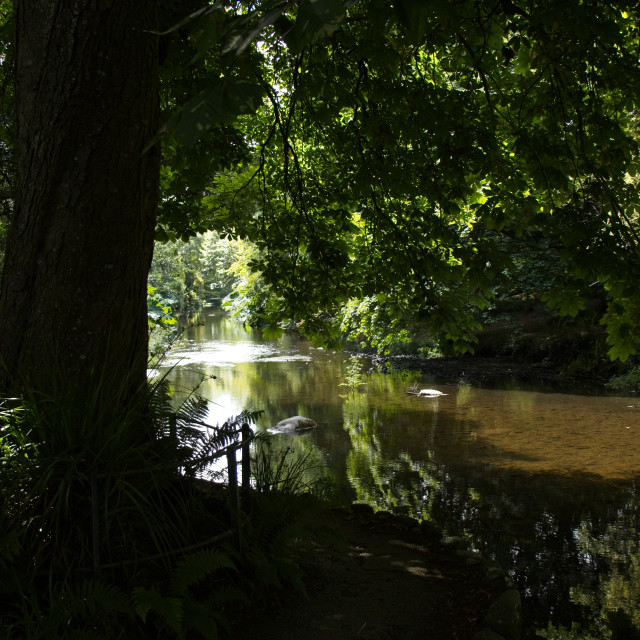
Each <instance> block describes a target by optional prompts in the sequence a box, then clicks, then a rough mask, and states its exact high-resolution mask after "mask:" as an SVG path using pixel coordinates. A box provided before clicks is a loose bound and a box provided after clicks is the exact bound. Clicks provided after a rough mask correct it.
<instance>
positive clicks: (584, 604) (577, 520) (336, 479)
mask: <svg viewBox="0 0 640 640" xmlns="http://www.w3.org/2000/svg"><path fill="white" fill-rule="evenodd" d="M199 320H200V321H203V322H204V324H203V325H202V326H195V327H192V328H190V329H188V330H187V332H186V333H185V334H184V336H183V338H182V339H181V341H180V342H179V344H178V345H176V347H174V349H173V350H172V352H171V354H170V359H169V361H168V362H167V363H166V364H167V365H175V367H174V370H173V371H172V374H171V376H172V380H173V382H174V385H175V388H176V392H177V395H178V396H179V395H180V392H181V390H190V389H192V388H193V387H194V386H196V385H197V384H198V383H200V382H201V381H202V380H203V378H204V381H202V384H201V387H200V393H201V394H202V395H204V396H205V397H206V398H208V399H209V400H210V401H211V405H210V416H209V421H210V422H211V423H212V424H216V423H222V422H223V421H224V420H225V419H226V418H227V417H229V416H230V415H235V414H237V413H239V412H240V411H241V410H243V409H249V410H258V409H261V410H263V411H264V414H263V415H262V417H261V419H260V420H259V422H258V427H257V428H258V429H268V428H270V427H271V426H273V425H274V424H275V423H276V422H277V421H278V420H281V419H282V418H285V417H288V416H292V415H303V416H308V417H310V418H313V419H314V420H315V421H316V422H317V423H318V428H317V429H315V430H313V431H311V432H308V433H307V434H306V435H304V436H297V437H294V436H279V437H278V438H279V440H280V444H281V445H282V446H285V445H286V446H291V447H293V448H294V449H295V450H299V451H305V450H308V449H311V450H312V457H313V460H314V461H315V466H314V468H313V469H311V470H310V472H309V473H310V475H311V476H314V477H315V478H319V477H325V478H327V480H326V481H327V482H328V483H329V484H330V485H331V487H333V488H334V489H335V490H336V491H337V492H338V493H339V494H340V495H341V496H343V497H344V499H345V500H351V501H356V500H357V501H366V502H368V503H370V504H374V505H377V506H379V507H380V508H386V509H389V510H392V511H395V512H401V513H406V514H409V515H412V516H415V517H418V518H426V517H429V518H432V519H435V520H436V521H437V522H438V523H440V524H441V526H443V527H444V528H445V530H446V532H447V533H449V534H458V535H467V536H470V537H471V538H472V540H473V544H474V546H475V548H477V549H479V550H481V551H483V553H484V554H485V555H487V556H490V557H493V558H496V559H497V560H498V561H499V562H500V563H501V564H502V566H503V567H505V568H506V569H508V570H509V572H510V574H511V576H512V577H513V579H514V581H515V582H516V586H517V587H518V588H519V590H520V592H521V593H522V594H523V595H524V597H525V607H526V609H525V615H526V624H527V626H528V627H529V628H530V629H529V635H530V636H532V635H533V631H532V629H533V628H536V627H537V628H546V626H547V622H549V621H552V622H553V623H554V624H556V625H558V624H565V625H566V624H568V623H569V622H570V621H572V620H580V621H582V623H583V624H587V623H588V621H590V620H595V621H596V622H597V623H598V624H601V623H603V621H604V620H605V619H607V618H609V619H615V620H616V622H615V624H614V626H616V625H617V627H618V628H620V629H623V628H626V630H625V631H620V632H619V633H620V635H619V636H617V637H620V638H633V637H640V636H635V635H633V634H634V633H635V630H636V629H640V606H639V605H640V550H639V549H640V547H639V541H640V539H639V537H638V533H637V524H638V521H639V516H640V509H639V508H638V502H639V500H638V497H639V496H638V492H637V491H636V485H637V480H638V479H639V478H640V399H637V400H636V399H634V398H622V397H605V396H600V397H598V396H587V395H566V394H561V393H541V392H534V391H527V390H525V389H522V390H513V389H511V390H496V389H480V388H473V387H469V386H451V385H443V384H438V381H437V380H434V379H433V378H426V377H421V376H419V375H416V374H411V375H404V376H403V375H401V374H391V375H384V374H370V375H366V376H364V380H365V384H363V385H362V386H360V387H359V389H358V391H357V392H356V393H355V394H349V390H348V389H347V388H346V387H345V386H340V383H342V382H343V381H344V375H345V367H346V365H347V363H348V356H347V355H345V354H342V353H332V352H327V351H324V350H322V349H314V348H313V347H311V346H310V345H309V344H308V343H307V342H306V341H304V340H300V339H299V338H298V337H296V336H285V337H284V338H282V339H281V340H278V341H267V340H263V339H262V338H261V337H260V334H259V332H257V331H255V330H245V329H244V328H243V327H241V326H238V325H236V324H234V323H232V322H230V321H228V320H226V319H225V318H224V317H223V316H221V315H216V314H213V315H208V314H203V315H202V316H201V317H200V318H199ZM362 368H363V371H366V370H367V369H368V368H369V363H368V362H367V360H366V358H363V359H362ZM212 376H215V378H213V377H212ZM411 384H417V385H418V386H419V387H420V388H424V387H433V386H435V387H437V388H438V389H439V390H440V391H443V392H444V393H446V394H447V395H446V396H442V397H439V398H420V397H415V396H409V395H406V393H405V391H406V389H407V388H408V386H409V385H411ZM636 402H637V403H638V406H637V407H636ZM618 610H620V611H618ZM615 612H617V613H615ZM612 624H613V623H612ZM627 627H628V628H627ZM603 628H604V627H603ZM603 628H600V629H599V631H598V634H597V635H598V637H599V636H602V637H606V631H603ZM572 637H579V635H578V634H577V633H576V634H575V635H573V636H572Z"/></svg>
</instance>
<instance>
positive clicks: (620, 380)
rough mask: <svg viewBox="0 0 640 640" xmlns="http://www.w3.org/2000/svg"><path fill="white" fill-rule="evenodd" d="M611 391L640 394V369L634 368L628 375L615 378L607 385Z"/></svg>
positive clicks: (624, 374)
mask: <svg viewBox="0 0 640 640" xmlns="http://www.w3.org/2000/svg"><path fill="white" fill-rule="evenodd" d="M606 386H607V387H608V388H609V389H613V390H614V391H619V392H622V393H638V392H640V367H637V366H636V367H633V368H632V369H631V370H630V371H628V372H627V373H623V374H621V375H619V376H613V377H612V378H611V379H610V380H609V382H608V383H607V385H606Z"/></svg>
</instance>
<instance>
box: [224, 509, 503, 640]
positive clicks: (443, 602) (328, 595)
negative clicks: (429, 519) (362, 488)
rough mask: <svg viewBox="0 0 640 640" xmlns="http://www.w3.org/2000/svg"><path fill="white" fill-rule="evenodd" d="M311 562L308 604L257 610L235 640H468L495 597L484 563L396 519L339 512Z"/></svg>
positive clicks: (295, 599)
mask: <svg viewBox="0 0 640 640" xmlns="http://www.w3.org/2000/svg"><path fill="white" fill-rule="evenodd" d="M327 518H328V521H327V524H329V525H330V528H331V530H332V531H333V532H334V535H333V536H332V539H331V540H328V539H327V538H326V536H323V539H322V541H318V542H316V543H315V546H316V552H315V553H314V554H312V555H311V556H310V557H309V558H307V559H305V561H304V562H303V566H304V568H305V571H306V580H305V582H306V585H307V591H308V598H305V597H304V596H303V595H302V594H300V593H297V592H296V593H292V594H291V595H290V596H288V597H284V598H282V599H280V600H279V601H276V602H273V603H271V604H270V606H269V607H268V608H265V609H263V610H257V611H254V613H253V614H252V615H251V616H248V617H246V618H245V623H244V624H243V625H242V628H239V627H236V628H234V629H233V630H232V633H231V637H232V638H234V640H249V639H251V640H276V639H277V640H328V639H331V640H343V639H344V640H346V639H351V638H353V639H357V640H392V639H393V640H396V639H397V640H401V639H402V640H413V639H415V640H418V639H419V640H468V639H470V638H471V637H472V636H473V635H474V633H475V632H477V631H478V624H479V622H480V621H481V620H482V617H483V616H484V614H485V613H486V610H487V609H488V606H489V604H490V602H491V601H492V599H493V597H494V593H493V592H492V591H491V590H490V589H488V588H487V587H486V586H483V583H484V580H483V577H482V573H481V571H480V569H479V567H478V566H477V565H475V566H469V565H468V564H467V560H466V559H464V558H461V557H459V556H457V555H456V554H455V552H454V551H453V550H449V549H445V548H443V547H442V545H440V544H439V542H438V541H437V540H436V539H433V537H432V538H429V537H428V536H425V535H424V534H421V533H419V532H417V531H415V529H414V530H413V531H412V530H409V529H408V528H407V527H406V526H405V525H404V524H403V523H402V522H401V521H398V520H396V519H394V518H388V519H385V518H381V517H380V516H379V514H378V515H376V516H374V515H372V514H370V513H354V512H353V511H351V510H350V509H340V510H334V511H332V512H331V513H330V514H329V515H328V516H327Z"/></svg>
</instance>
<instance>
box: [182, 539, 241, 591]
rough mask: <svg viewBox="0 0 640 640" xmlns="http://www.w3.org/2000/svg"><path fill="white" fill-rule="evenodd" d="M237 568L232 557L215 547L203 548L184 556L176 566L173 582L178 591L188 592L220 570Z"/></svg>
mask: <svg viewBox="0 0 640 640" xmlns="http://www.w3.org/2000/svg"><path fill="white" fill-rule="evenodd" d="M219 569H235V565H234V564H233V562H232V561H231V558H229V556H228V555H227V554H225V553H222V552H220V551H216V550H214V549H203V550H201V551H198V552H197V553H192V554H190V555H188V556H187V557H186V558H184V559H183V560H182V561H181V562H180V563H179V564H178V566H177V567H176V569H175V571H174V574H173V580H172V584H173V587H174V589H175V590H176V592H177V593H186V592H187V590H188V589H189V587H192V586H194V585H196V584H197V583H198V582H200V581H201V580H203V579H204V578H206V577H207V576H209V575H211V574H212V573H214V572H216V571H218V570H219Z"/></svg>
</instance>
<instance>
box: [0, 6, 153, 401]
mask: <svg viewBox="0 0 640 640" xmlns="http://www.w3.org/2000/svg"><path fill="white" fill-rule="evenodd" d="M15 21H16V27H15V28H16V34H15V35H16V131H17V139H16V158H17V169H18V181H17V193H16V202H15V218H14V220H13V223H12V226H11V228H10V230H9V235H8V240H7V252H6V259H5V264H4V271H3V275H2V283H1V292H0V326H1V327H2V329H1V331H0V366H2V367H3V371H2V374H1V379H0V380H1V381H2V382H3V386H4V390H5V391H16V390H18V389H20V387H21V386H22V385H23V384H25V383H27V384H28V385H29V387H30V388H32V389H34V390H36V391H44V392H52V391H54V390H55V387H54V386H53V384H54V380H55V379H56V377H58V378H59V376H60V375H63V376H64V378H65V381H66V382H67V383H69V385H70V387H71V389H73V390H74V392H77V393H79V394H87V393H91V392H95V391H96V389H97V388H98V387H99V388H100V393H105V394H106V395H107V400H106V401H107V402H108V401H109V400H108V397H111V398H112V399H113V400H112V401H114V402H115V401H116V398H117V397H120V395H119V392H121V391H123V390H124V391H125V393H129V392H131V391H132V390H136V389H138V388H140V387H141V386H142V385H143V384H144V381H145V379H146V357H147V319H146V279H147V273H148V270H149V265H150V262H151V255H152V251H153V238H154V228H155V218H156V208H157V199H158V179H159V156H158V152H157V149H156V148H155V147H154V148H152V149H151V150H146V148H147V147H148V145H150V143H151V140H152V138H153V136H154V135H155V134H156V132H157V128H158V87H157V83H158V73H157V35H156V33H157V26H156V0H136V1H135V2H132V1H130V0H16V3H15Z"/></svg>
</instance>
